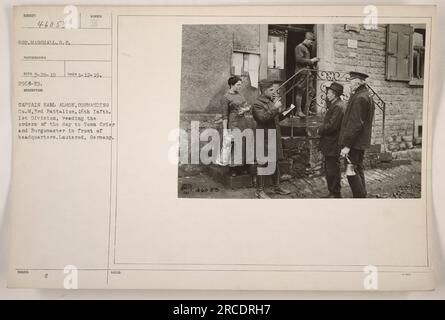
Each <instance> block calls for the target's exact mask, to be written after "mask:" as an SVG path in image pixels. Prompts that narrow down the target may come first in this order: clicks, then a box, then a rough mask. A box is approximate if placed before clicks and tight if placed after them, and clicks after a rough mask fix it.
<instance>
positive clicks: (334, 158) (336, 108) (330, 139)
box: [318, 82, 345, 198]
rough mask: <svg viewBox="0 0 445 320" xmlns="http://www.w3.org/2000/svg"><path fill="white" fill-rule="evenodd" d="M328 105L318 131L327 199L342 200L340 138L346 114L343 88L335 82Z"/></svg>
mask: <svg viewBox="0 0 445 320" xmlns="http://www.w3.org/2000/svg"><path fill="white" fill-rule="evenodd" d="M326 89H327V93H326V98H327V99H326V100H327V101H326V104H327V107H328V111H327V112H326V115H325V116H324V119H323V124H322V125H321V127H320V128H319V129H318V134H319V135H320V149H321V152H322V153H323V155H324V160H325V161H324V163H325V168H324V169H325V175H326V182H327V185H328V190H329V194H328V195H327V196H326V198H341V184H340V181H341V174H340V157H339V151H340V149H339V147H338V136H339V134H340V128H341V123H342V120H343V114H344V109H345V106H344V103H343V101H342V100H341V98H340V97H341V95H342V94H343V86H342V85H341V84H339V83H337V82H333V83H332V84H331V85H330V86H328V87H327V88H326Z"/></svg>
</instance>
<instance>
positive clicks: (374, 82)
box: [181, 24, 426, 166]
mask: <svg viewBox="0 0 445 320" xmlns="http://www.w3.org/2000/svg"><path fill="white" fill-rule="evenodd" d="M307 31H311V32H314V33H315V35H316V37H317V41H316V43H315V46H314V47H313V48H312V51H313V55H314V56H317V57H319V58H320V59H321V60H320V62H319V63H318V65H317V69H318V70H319V71H318V74H317V76H316V78H317V79H316V80H314V81H316V84H315V87H316V91H317V92H316V97H315V99H314V101H313V103H315V104H316V105H317V110H318V113H319V114H320V116H321V115H322V114H323V113H324V111H325V110H324V98H325V90H324V88H325V85H326V84H327V83H328V82H329V80H333V79H334V78H335V79H334V80H336V81H340V82H344V84H345V85H347V81H346V80H347V72H348V71H352V70H355V71H360V72H365V73H367V74H369V75H370V77H369V81H368V84H369V86H370V88H371V89H372V90H373V91H374V92H375V94H376V95H375V100H376V101H380V102H381V103H379V105H378V108H376V116H375V120H374V126H373V137H372V143H373V144H374V145H375V148H374V150H377V152H380V151H397V150H403V149H407V148H413V146H416V145H420V144H421V135H422V110H423V107H422V105H423V73H424V72H423V66H424V59H425V49H424V47H425V41H426V39H425V26H424V25H378V26H376V28H374V29H366V28H365V27H364V26H363V25H345V24H337V25H327V24H323V25H302V24H298V25H185V26H183V33H182V37H183V38H182V44H183V51H182V74H181V77H182V79H181V127H182V128H188V127H187V126H189V125H190V121H191V120H195V121H200V125H201V126H202V127H214V128H219V127H220V126H221V124H220V121H219V118H220V117H221V109H220V106H219V101H220V98H221V96H222V95H223V94H224V93H225V91H226V90H227V89H228V87H227V79H228V78H229V77H230V76H231V75H239V76H241V78H242V79H243V83H244V86H243V92H242V93H243V95H244V96H245V97H246V99H247V101H248V103H252V102H253V101H254V100H255V98H256V97H257V96H258V89H257V83H258V81H259V80H261V79H266V78H267V79H273V80H277V81H281V82H285V81H286V80H287V79H289V78H290V77H292V75H293V74H294V68H295V59H294V48H295V46H296V45H297V44H299V43H300V42H301V41H302V40H303V39H304V34H305V32H307ZM326 72H328V73H326ZM332 77H334V78H332ZM285 88H286V87H284V89H285ZM283 91H286V90H283ZM347 96H348V95H347V94H346V98H347ZM283 100H284V101H285V103H286V104H287V105H290V103H292V91H290V92H289V93H287V94H284V93H283ZM313 123H314V125H315V126H316V123H317V120H316V119H315V120H314V121H313ZM296 126H297V127H301V124H297V125H296ZM303 127H304V129H305V130H304V131H305V132H304V133H303V134H300V133H298V130H297V131H296V134H295V135H296V136H305V137H306V140H305V141H306V144H304V145H303V146H304V148H306V150H307V153H308V154H307V161H309V162H310V163H309V165H310V166H314V161H312V160H314V159H318V155H316V151H315V150H312V146H311V145H310V146H307V142H308V141H309V140H308V138H307V137H310V138H313V140H311V144H313V145H314V146H315V145H316V141H317V137H315V136H314V134H313V132H314V130H312V133H311V130H309V129H310V128H308V127H310V124H308V123H307V122H306V123H305V124H303ZM286 129H288V128H286V126H285V125H284V126H283V130H284V131H285V132H284V133H285V134H284V136H286V135H292V136H293V135H294V132H292V133H289V134H286ZM293 129H294V128H293V125H292V130H293ZM285 138H286V137H285ZM289 142H290V141H288V143H289ZM290 145H293V146H294V147H295V142H294V141H292V142H290ZM297 145H298V143H297ZM300 146H301V145H300ZM304 148H303V149H304ZM315 149H316V148H315ZM289 156H290V155H289ZM294 156H295V155H294ZM294 158H295V157H294ZM311 159H312V160H311ZM294 160H296V159H294ZM315 162H316V161H315Z"/></svg>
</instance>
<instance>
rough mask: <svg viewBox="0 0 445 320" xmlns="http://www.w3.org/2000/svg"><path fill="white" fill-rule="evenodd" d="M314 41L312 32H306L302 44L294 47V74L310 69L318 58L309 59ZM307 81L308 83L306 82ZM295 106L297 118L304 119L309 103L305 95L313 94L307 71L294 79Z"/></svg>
mask: <svg viewBox="0 0 445 320" xmlns="http://www.w3.org/2000/svg"><path fill="white" fill-rule="evenodd" d="M314 41H315V35H314V34H313V33H312V32H306V34H305V37H304V40H303V42H301V43H300V44H299V45H297V46H296V47H295V73H297V72H298V71H300V70H301V69H308V68H312V67H313V66H314V65H315V64H316V63H317V62H318V61H320V59H319V58H317V57H314V58H311V51H310V50H311V48H312V45H313V43H314ZM308 80H309V81H308ZM294 83H295V85H296V86H295V90H296V94H295V106H296V107H297V116H299V117H305V116H306V115H305V113H306V112H307V110H306V109H307V106H308V104H309V101H306V93H307V92H308V93H309V97H311V96H313V95H314V94H315V89H314V86H313V81H312V77H311V74H310V72H309V71H302V72H300V73H299V74H298V75H297V76H296V77H295V82H294ZM303 104H304V111H305V113H303V112H302V106H303Z"/></svg>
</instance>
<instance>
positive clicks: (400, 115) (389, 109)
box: [333, 24, 423, 151]
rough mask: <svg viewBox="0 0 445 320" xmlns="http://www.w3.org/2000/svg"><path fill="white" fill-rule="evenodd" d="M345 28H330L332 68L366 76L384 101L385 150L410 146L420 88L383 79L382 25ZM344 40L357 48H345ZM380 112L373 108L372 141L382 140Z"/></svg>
mask: <svg viewBox="0 0 445 320" xmlns="http://www.w3.org/2000/svg"><path fill="white" fill-rule="evenodd" d="M359 28H360V29H359V31H358V32H355V31H347V30H345V25H344V24H341V25H335V26H334V27H333V39H334V43H333V45H334V53H333V67H334V70H336V71H350V70H355V71H359V72H365V73H367V74H369V75H370V77H369V81H368V82H369V84H370V86H371V87H372V88H373V89H374V90H375V91H376V93H377V94H378V95H379V96H380V97H381V98H382V99H383V100H384V101H385V103H386V122H385V137H386V146H387V147H388V149H389V150H391V151H392V150H399V149H406V148H410V147H412V146H411V145H412V142H413V135H414V121H415V120H421V119H422V104H423V87H419V86H411V85H410V84H409V83H408V82H406V81H387V80H386V79H385V72H386V25H379V27H378V29H377V30H366V29H364V28H363V26H360V27H359ZM348 39H353V40H357V43H358V45H357V48H356V49H354V48H348ZM382 142H383V141H382V112H381V110H379V109H378V108H376V117H375V124H374V127H373V143H382Z"/></svg>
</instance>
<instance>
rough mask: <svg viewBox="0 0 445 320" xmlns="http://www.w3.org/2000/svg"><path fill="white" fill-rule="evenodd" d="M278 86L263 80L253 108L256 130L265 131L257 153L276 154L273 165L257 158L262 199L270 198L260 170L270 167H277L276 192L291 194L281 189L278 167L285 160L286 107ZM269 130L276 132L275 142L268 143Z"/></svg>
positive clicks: (274, 175) (258, 182)
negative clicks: (282, 127) (282, 130)
mask: <svg viewBox="0 0 445 320" xmlns="http://www.w3.org/2000/svg"><path fill="white" fill-rule="evenodd" d="M277 86H278V85H277V84H274V82H273V81H269V80H261V81H260V83H259V87H260V90H261V95H260V96H259V97H258V99H257V100H256V101H255V103H254V104H253V106H252V115H253V118H254V119H255V121H256V124H257V126H256V129H257V130H259V129H260V130H261V129H262V130H264V140H263V139H260V140H257V142H256V147H257V150H256V153H257V154H258V151H259V150H258V148H259V147H262V149H263V151H264V153H263V155H267V156H268V158H270V157H271V155H270V154H268V150H273V151H274V152H275V153H274V155H273V156H272V158H273V161H272V162H273V163H272V164H271V163H265V162H264V161H263V160H262V159H259V158H258V157H257V162H258V167H259V168H258V170H259V171H258V175H257V190H256V197H257V198H260V199H267V198H269V196H268V195H267V194H266V193H265V192H264V186H265V176H264V175H263V174H260V168H266V167H268V166H270V165H272V167H275V170H274V172H273V173H272V174H271V175H272V178H273V184H274V192H275V193H278V194H282V195H287V194H289V193H290V191H289V190H286V189H283V188H282V187H280V170H279V167H278V162H279V160H281V159H282V158H283V149H282V146H281V133H280V125H279V117H280V114H281V112H283V111H284V109H285V107H284V106H283V104H282V103H281V101H280V98H279V96H278V95H277V92H276V90H277V88H276V87H277ZM269 130H274V131H275V136H276V139H275V141H268V132H269ZM257 139H258V135H257ZM271 143H272V144H271Z"/></svg>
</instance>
